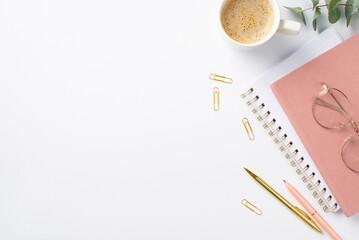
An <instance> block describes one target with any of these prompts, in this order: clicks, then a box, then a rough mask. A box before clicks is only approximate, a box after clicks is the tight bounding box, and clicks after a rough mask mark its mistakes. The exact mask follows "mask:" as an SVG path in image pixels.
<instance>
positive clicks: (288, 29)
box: [276, 20, 302, 35]
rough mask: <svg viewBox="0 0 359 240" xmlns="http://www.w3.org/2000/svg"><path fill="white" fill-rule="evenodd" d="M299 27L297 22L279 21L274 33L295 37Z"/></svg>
mask: <svg viewBox="0 0 359 240" xmlns="http://www.w3.org/2000/svg"><path fill="white" fill-rule="evenodd" d="M301 26H302V24H300V23H299V22H294V21H289V20H280V22H279V26H278V29H277V32H276V33H278V34H284V35H297V34H298V33H299V32H300V28H301Z"/></svg>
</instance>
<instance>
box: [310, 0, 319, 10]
mask: <svg viewBox="0 0 359 240" xmlns="http://www.w3.org/2000/svg"><path fill="white" fill-rule="evenodd" d="M312 3H313V10H314V8H315V7H316V6H317V5H318V3H319V0H312Z"/></svg>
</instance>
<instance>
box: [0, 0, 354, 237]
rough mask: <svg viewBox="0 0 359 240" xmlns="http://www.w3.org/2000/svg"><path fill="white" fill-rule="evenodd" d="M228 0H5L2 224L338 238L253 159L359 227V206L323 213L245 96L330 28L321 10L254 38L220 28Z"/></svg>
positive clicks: (58, 232)
mask: <svg viewBox="0 0 359 240" xmlns="http://www.w3.org/2000/svg"><path fill="white" fill-rule="evenodd" d="M279 3H280V5H281V6H283V5H288V6H303V7H310V6H311V3H310V1H303V2H302V1H289V0H287V1H284V0H282V1H279ZM220 5H221V1H220V0H196V1H189V0H185V1H184V0H183V1H168V0H152V1H148V0H138V1H123V0H120V1H118V0H117V1H116V0H102V1H100V0H87V1H85V0H62V1H55V0H46V1H45V0H32V1H27V0H0V239H2V240H15V239H16V240H23V239H27V240H31V239H34V240H35V239H36V240H42V239H76V240H77V239H86V240H91V239H121V240H122V239H123V240H131V239H248V240H251V239H331V238H330V236H329V235H328V234H327V233H323V234H319V233H317V232H315V231H314V230H312V229H311V228H310V227H308V226H307V225H306V224H305V223H304V222H302V221H301V220H300V219H298V218H297V217H296V216H295V215H294V214H292V213H291V212H290V211H289V210H288V209H286V208H285V207H283V206H282V205H281V204H280V203H279V202H278V201H277V200H276V199H274V198H273V197H272V196H271V195H269V194H268V193H267V192H266V191H265V190H264V189H262V188H261V187H260V186H259V185H258V184H257V183H256V182H254V181H253V179H251V178H250V177H249V176H248V175H247V174H246V173H245V172H244V170H243V167H244V166H245V167H248V168H249V169H251V170H253V171H254V172H256V173H258V174H259V175H260V176H262V177H263V178H264V179H265V180H266V181H267V182H269V183H270V184H271V185H272V186H273V187H275V189H277V190H278V191H279V192H280V193H282V194H283V195H284V196H285V197H286V198H288V199H289V200H290V201H292V202H293V203H295V204H298V203H297V201H296V200H295V199H294V198H293V197H292V196H291V195H290V193H289V192H288V191H287V190H286V188H285V187H284V184H283V182H282V179H286V180H287V181H290V182H291V183H292V184H293V185H294V186H295V187H296V188H297V189H298V190H300V191H301V192H302V193H303V195H304V196H305V197H306V198H308V200H310V202H311V203H312V204H313V206H315V207H316V208H317V210H318V211H319V212H320V213H321V214H322V215H323V216H324V217H325V219H326V220H327V221H328V222H329V223H330V224H331V225H332V226H333V228H334V229H335V230H337V232H338V233H339V234H340V235H341V236H342V237H343V239H358V236H359V215H358V214H357V215H355V216H353V217H350V218H347V217H345V216H344V214H343V213H338V214H325V213H323V211H322V210H321V209H320V208H319V207H318V205H317V204H316V203H315V200H314V199H313V198H312V197H311V196H310V193H309V192H308V191H306V190H305V186H304V185H303V184H302V183H301V181H300V179H299V177H297V176H296V174H295V172H294V171H293V169H292V168H291V167H290V165H289V164H288V163H287V161H286V160H285V159H284V158H283V157H282V155H281V154H280V152H279V151H278V150H276V148H275V147H274V145H273V143H272V139H271V138H270V137H268V136H267V135H265V133H264V131H262V128H261V126H260V125H259V124H258V123H257V122H256V121H255V120H254V118H253V116H252V114H250V113H249V112H248V109H247V108H246V106H245V104H244V103H243V102H242V101H241V100H240V97H239V96H240V93H241V92H240V91H239V89H240V88H241V87H242V86H243V85H244V84H247V83H248V82H250V81H252V80H254V79H255V78H256V77H257V76H258V75H259V74H260V73H262V72H263V71H265V70H266V69H267V68H268V67H269V66H271V65H272V64H275V63H277V62H278V61H279V60H280V59H283V58H284V57H286V56H287V55H288V54H290V53H291V52H293V51H294V50H295V49H296V48H297V47H299V46H300V45H301V44H302V43H304V42H305V41H307V40H308V39H310V38H311V37H313V36H314V35H315V34H317V33H315V32H313V30H312V28H311V26H310V20H311V17H308V22H309V24H308V26H307V27H303V29H302V31H301V33H300V35H298V36H295V37H286V36H275V37H274V38H273V39H272V40H270V41H269V42H268V43H267V44H265V45H264V46H263V47H260V48H258V49H256V50H254V51H250V52H240V51H238V50H237V49H235V48H233V47H232V46H231V45H229V44H227V42H226V41H225V40H224V39H223V38H222V37H221V35H220V33H221V32H220V24H219V17H218V12H219V7H220ZM281 12H282V17H283V18H286V19H292V20H295V19H297V18H296V16H294V15H292V14H291V13H289V12H288V11H287V10H285V9H283V8H281ZM323 12H326V10H325V9H323ZM309 15H311V14H309ZM309 15H308V16H309ZM351 25H352V26H351V27H350V28H348V29H347V28H346V27H345V23H344V21H340V22H339V23H337V24H335V25H334V26H335V28H336V29H337V30H338V31H339V32H340V34H341V35H342V36H343V37H344V38H345V39H346V38H348V37H350V36H352V35H353V34H355V33H356V32H358V31H359V18H358V17H353V19H352V24H351ZM319 26H320V28H319V30H323V29H325V28H326V27H327V26H328V24H327V20H326V19H325V17H322V18H320V20H319ZM211 73H217V74H222V75H225V76H230V77H232V78H233V79H234V83H233V84H232V85H225V84H220V83H217V82H214V81H210V80H209V79H208V75H209V74H211ZM214 86H217V87H219V88H220V94H221V95H220V101H221V102H220V103H221V105H220V111H219V112H214V111H213V110H212V89H213V87H214ZM243 117H248V118H249V120H250V122H251V123H252V126H253V129H254V132H255V136H256V140H255V141H253V142H251V141H249V140H248V138H247V135H246V133H245V130H244V127H243V125H242V123H241V120H242V118H243ZM338 147H340V146H338ZM243 198H246V199H248V200H250V201H251V202H253V203H254V204H256V205H257V206H258V207H260V208H261V209H262V210H263V215H262V216H257V215H255V214H254V213H252V212H250V211H249V210H248V209H247V208H245V207H244V206H243V205H241V203H240V202H241V200H242V199H243Z"/></svg>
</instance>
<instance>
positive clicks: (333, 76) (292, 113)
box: [271, 34, 359, 216]
mask: <svg viewBox="0 0 359 240" xmlns="http://www.w3.org/2000/svg"><path fill="white" fill-rule="evenodd" d="M358 64H359V34H357V35H355V36H353V37H351V38H350V39H348V40H346V41H344V42H343V43H341V44H339V45H338V46H336V47H334V48H333V49H331V50H329V51H328V52H326V53H324V54H322V55H321V56H319V57H318V58H316V59H314V60H312V61H310V62H309V63H307V64H305V65H304V66H302V67H300V68H298V69H297V70H295V71H293V72H292V73H290V74H288V75H287V76H285V77H283V78H282V79H280V80H278V81H276V82H274V83H273V84H272V85H271V89H272V91H273V93H274V94H275V96H276V98H277V100H278V101H279V103H280V105H281V106H282V108H283V109H284V111H285V113H286V115H287V116H288V118H289V120H290V122H291V124H292V125H293V127H294V129H295V130H296V132H297V134H298V136H299V137H300V139H301V141H302V142H303V144H304V146H305V148H306V149H307V151H308V152H309V154H310V156H311V158H312V159H313V161H314V162H315V165H316V167H317V168H318V169H319V171H320V173H321V175H322V176H323V178H324V180H325V182H326V183H327V185H328V186H329V188H330V190H331V192H332V193H333V194H334V197H335V198H336V200H337V202H338V203H339V205H340V207H341V209H342V210H343V212H344V213H345V215H346V216H351V215H353V214H355V213H357V212H359V173H356V172H353V171H351V170H350V169H348V168H347V167H346V166H345V164H344V163H343V161H342V159H341V148H342V145H343V144H344V140H345V139H346V138H347V137H348V136H352V135H355V131H354V130H353V128H352V127H350V126H346V127H344V128H341V129H339V130H338V129H336V130H328V129H325V128H322V127H321V126H319V125H318V124H317V123H316V122H315V120H314V118H313V116H312V102H313V100H314V98H315V96H317V95H318V93H319V92H320V91H321V90H322V89H323V88H322V82H325V83H326V84H327V85H328V87H331V88H337V89H339V90H341V91H342V92H344V93H345V94H346V95H347V97H348V98H349V99H350V101H351V102H352V103H353V110H354V114H353V120H354V121H355V122H357V123H358V122H359V66H358Z"/></svg>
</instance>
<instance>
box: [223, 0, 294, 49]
mask: <svg viewBox="0 0 359 240" xmlns="http://www.w3.org/2000/svg"><path fill="white" fill-rule="evenodd" d="M220 21H221V26H222V29H223V31H224V32H225V35H226V36H227V38H229V39H230V41H232V42H234V43H235V44H236V45H238V46H240V47H241V48H242V49H249V48H253V47H256V46H259V45H262V44H263V43H265V42H267V41H268V40H269V39H270V38H272V37H273V36H274V34H276V33H278V34H285V35H296V34H298V33H299V31H300V27H301V24H300V23H299V22H294V21H288V20H281V19H280V11H279V5H278V3H277V1H276V0H224V1H223V3H222V6H221V10H220Z"/></svg>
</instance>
